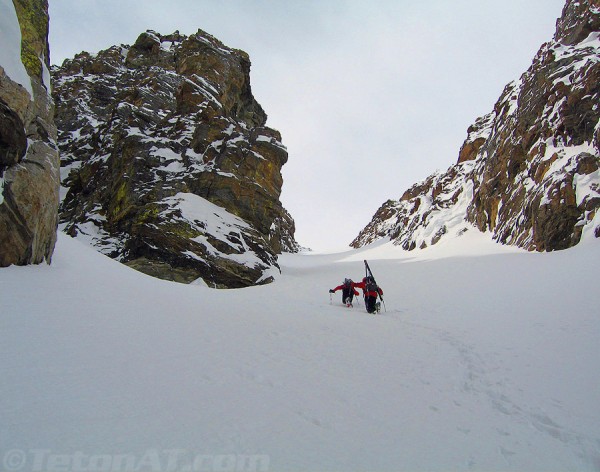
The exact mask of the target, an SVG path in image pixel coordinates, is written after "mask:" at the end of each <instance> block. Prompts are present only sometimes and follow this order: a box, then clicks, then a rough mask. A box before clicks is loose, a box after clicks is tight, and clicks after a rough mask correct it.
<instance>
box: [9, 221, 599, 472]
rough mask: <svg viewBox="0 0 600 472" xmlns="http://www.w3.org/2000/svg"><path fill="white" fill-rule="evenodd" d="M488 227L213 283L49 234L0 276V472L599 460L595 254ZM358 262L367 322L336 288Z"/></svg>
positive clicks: (452, 466)
mask: <svg viewBox="0 0 600 472" xmlns="http://www.w3.org/2000/svg"><path fill="white" fill-rule="evenodd" d="M471 233H472V234H471ZM486 237H488V236H486V235H485V234H481V233H479V234H478V233H476V232H474V231H471V232H468V233H467V234H466V235H465V236H463V238H458V239H457V240H454V241H449V240H446V241H444V242H440V244H438V245H437V246H435V247H432V248H430V249H426V250H423V251H413V252H411V253H405V252H403V251H402V250H400V249H399V248H397V247H394V246H393V245H391V244H389V243H387V244H386V243H378V244H376V245H375V246H371V247H368V248H366V249H361V250H357V251H351V252H346V253H340V254H329V255H284V256H282V257H281V258H280V265H281V267H282V275H281V276H280V277H279V278H278V279H277V280H276V282H275V283H273V284H270V285H268V286H261V287H253V288H247V289H239V290H230V291H221V290H212V289H209V288H206V287H204V286H200V285H181V284H176V283H171V282H166V281H162V280H158V279H153V278H150V277H148V276H145V275H143V274H140V273H138V272H135V271H133V270H131V269H129V268H127V267H125V266H123V265H121V264H119V263H117V262H115V261H113V260H111V259H109V258H107V257H105V256H102V255H101V254H99V253H97V252H95V251H94V250H93V249H91V248H89V247H88V246H86V245H84V244H82V243H80V242H78V241H75V240H72V239H69V238H68V237H67V236H65V235H63V234H60V235H59V242H58V245H57V249H56V252H55V255H54V257H53V264H52V266H37V267H32V266H29V267H10V268H7V269H3V270H0V297H1V300H2V304H1V307H2V308H1V314H0V378H1V379H2V382H0V460H2V461H3V462H1V463H0V464H3V465H4V469H2V466H1V465H0V470H159V471H167V470H273V471H304V470H310V471H359V470H382V471H383V470H385V471H391V470H428V471H431V470H487V471H489V470H514V471H523V470H599V469H600V375H599V373H598V358H599V354H600V347H599V343H598V339H599V335H600V319H599V317H598V313H599V311H600V310H598V307H599V305H600V298H599V296H598V289H597V262H598V260H599V257H598V256H599V255H600V245H598V244H597V241H593V240H589V241H584V242H583V243H581V244H580V245H579V246H578V247H576V248H574V249H571V250H568V251H563V252H556V253H545V254H540V253H525V252H520V251H517V250H515V249H514V248H512V249H507V248H505V247H502V246H497V245H495V244H493V243H492V242H490V241H488V240H486V239H485V238H486ZM590 239H591V235H590ZM365 258H366V259H369V260H370V262H371V268H372V269H373V271H374V273H375V275H376V277H377V279H378V281H379V283H380V284H381V286H382V288H383V289H384V291H385V297H384V298H385V303H386V309H387V311H386V312H385V313H382V314H381V315H379V316H373V315H368V314H366V312H365V311H364V307H363V306H362V303H361V306H355V307H354V308H353V309H347V308H345V307H342V306H341V304H340V300H339V298H341V297H340V295H339V293H336V294H335V297H334V298H333V301H332V302H330V298H329V294H328V293H327V290H328V289H329V288H331V287H334V286H336V285H338V284H339V283H340V281H341V280H343V278H344V277H346V276H350V277H352V278H354V279H355V280H356V279H358V278H360V277H361V276H362V275H363V272H364V269H363V264H362V260H363V259H365ZM249 458H250V459H249ZM252 460H253V461H252ZM57 464H58V465H59V466H60V467H59V466H57Z"/></svg>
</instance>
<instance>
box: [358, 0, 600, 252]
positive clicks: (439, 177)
mask: <svg viewBox="0 0 600 472" xmlns="http://www.w3.org/2000/svg"><path fill="white" fill-rule="evenodd" d="M599 116H600V2H598V0H585V1H583V0H580V1H575V0H568V1H567V4H566V6H565V8H564V10H563V14H562V17H561V18H560V19H559V20H558V21H557V29H556V33H555V35H554V39H553V41H551V42H549V43H546V44H544V45H543V46H542V47H541V49H540V51H539V52H538V54H537V55H536V57H535V59H534V61H533V64H532V65H531V67H530V68H529V70H527V72H525V73H524V74H523V75H522V76H521V78H520V79H519V80H516V81H514V82H511V83H510V84H508V85H507V86H506V88H505V89H504V91H503V93H502V95H501V97H500V99H499V100H498V102H497V103H496V105H495V107H494V110H493V111H492V112H491V113H490V114H488V115H486V116H484V117H482V118H479V119H478V120H477V121H476V122H475V123H474V124H473V125H472V126H471V127H470V128H469V130H468V136H467V139H466V141H465V142H464V144H463V146H462V148H461V150H460V153H459V158H458V162H457V163H456V164H455V165H453V166H451V167H450V168H449V169H448V170H447V171H445V172H438V173H435V174H433V175H431V176H430V177H428V178H427V179H426V180H425V181H423V182H421V183H418V184H416V185H414V186H413V187H411V188H410V189H409V190H407V191H406V192H405V193H404V194H403V195H402V197H401V198H400V200H398V201H395V200H389V201H387V202H386V203H384V204H383V205H382V207H381V208H379V210H378V211H377V212H376V213H375V216H374V217H373V220H372V221H371V222H370V223H369V224H368V225H367V226H366V227H365V228H364V229H363V230H362V231H361V232H360V234H359V235H358V237H357V238H356V239H355V240H354V241H353V242H352V243H351V245H352V246H353V247H360V246H363V245H365V244H368V243H371V242H373V241H376V240H377V239H380V238H384V237H389V238H391V239H392V240H393V241H394V242H395V244H398V245H401V246H402V247H403V248H404V249H408V250H412V249H414V248H425V247H427V246H430V245H432V244H436V243H437V242H438V241H440V240H441V239H442V238H444V237H445V236H446V235H453V236H456V235H460V234H461V233H462V232H464V231H468V230H470V229H472V228H473V227H475V228H477V229H479V230H480V231H484V232H485V231H490V232H492V234H493V237H494V239H495V240H497V241H498V242H500V243H503V244H510V245H515V246H519V247H521V248H525V249H527V250H537V251H553V250H558V249H565V248H568V247H571V246H573V245H575V244H577V243H578V242H579V240H580V238H581V236H582V233H583V232H584V231H591V232H594V234H595V236H596V237H600V214H598V208H600V171H599V168H600V157H599V155H600V125H599V119H598V118H599Z"/></svg>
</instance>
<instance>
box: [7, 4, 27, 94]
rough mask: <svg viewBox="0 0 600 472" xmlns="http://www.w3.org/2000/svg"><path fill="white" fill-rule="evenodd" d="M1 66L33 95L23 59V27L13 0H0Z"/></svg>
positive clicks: (13, 79) (11, 77)
mask: <svg viewBox="0 0 600 472" xmlns="http://www.w3.org/2000/svg"><path fill="white" fill-rule="evenodd" d="M0 38H2V46H1V47H0V67H2V68H3V69H4V71H5V72H6V75H8V77H10V79H11V80H12V81H14V82H16V83H17V84H20V85H22V86H23V87H24V88H25V90H27V92H29V96H30V97H33V88H32V87H31V78H30V77H29V74H27V71H26V70H25V66H24V65H23V62H22V61H21V27H20V26H19V19H18V18H17V13H16V11H15V6H14V5H13V2H12V1H11V0H0Z"/></svg>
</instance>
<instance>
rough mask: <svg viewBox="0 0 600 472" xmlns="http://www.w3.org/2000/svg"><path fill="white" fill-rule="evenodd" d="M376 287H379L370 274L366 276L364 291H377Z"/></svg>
mask: <svg viewBox="0 0 600 472" xmlns="http://www.w3.org/2000/svg"><path fill="white" fill-rule="evenodd" d="M378 289H379V287H378V286H377V284H376V283H375V279H374V278H373V277H371V276H369V277H367V280H366V281H365V291H366V292H377V290H378Z"/></svg>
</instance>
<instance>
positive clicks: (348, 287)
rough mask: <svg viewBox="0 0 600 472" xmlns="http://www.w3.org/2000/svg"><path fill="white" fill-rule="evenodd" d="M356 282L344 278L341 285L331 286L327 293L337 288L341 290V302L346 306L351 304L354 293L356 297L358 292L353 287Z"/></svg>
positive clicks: (333, 291) (335, 290)
mask: <svg viewBox="0 0 600 472" xmlns="http://www.w3.org/2000/svg"><path fill="white" fill-rule="evenodd" d="M355 286H356V284H355V283H354V282H352V279H344V283H343V284H342V285H338V286H337V287H336V288H332V289H330V290H329V293H335V292H337V291H338V290H341V291H342V303H343V304H345V305H346V306H347V307H351V306H352V300H353V299H354V295H356V296H357V297H358V295H359V293H358V292H357V291H356V289H355V288H354V287H355Z"/></svg>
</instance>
